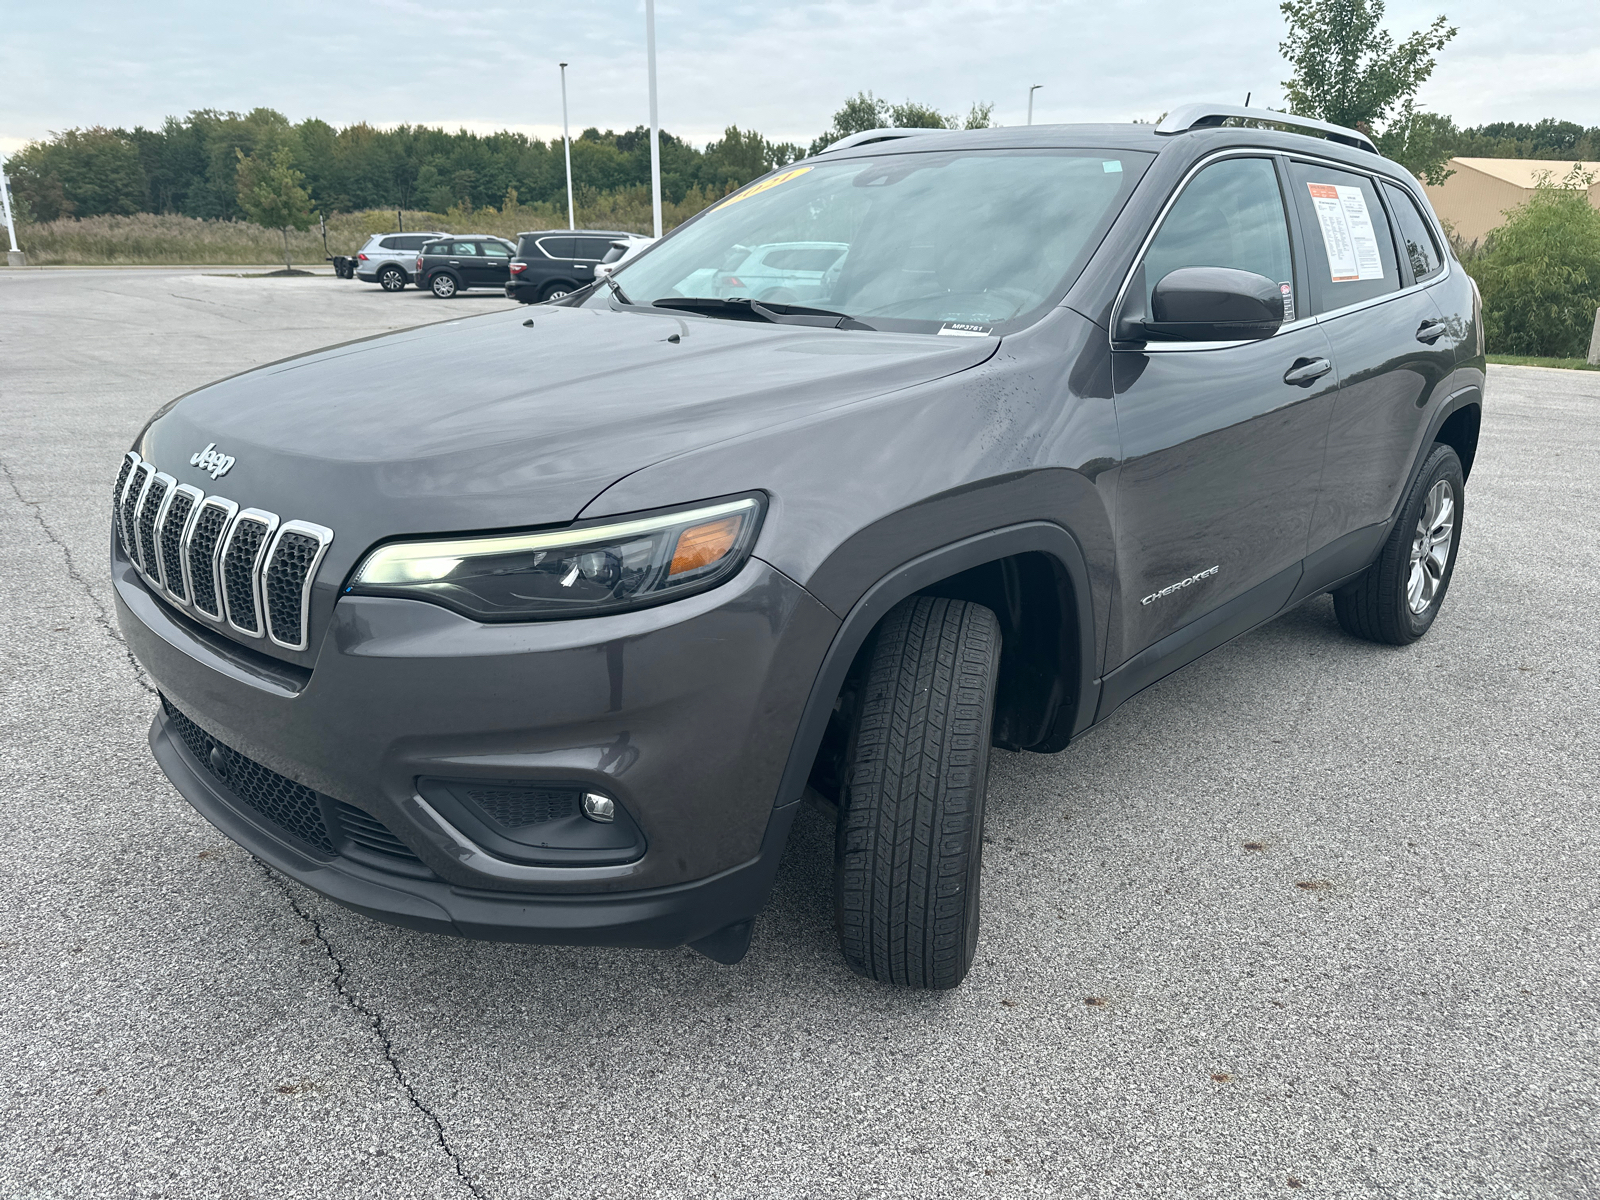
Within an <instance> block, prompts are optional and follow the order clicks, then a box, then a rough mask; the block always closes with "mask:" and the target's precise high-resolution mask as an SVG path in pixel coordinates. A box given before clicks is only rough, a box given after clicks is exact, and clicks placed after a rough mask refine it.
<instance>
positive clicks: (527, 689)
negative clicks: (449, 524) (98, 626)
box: [112, 552, 837, 945]
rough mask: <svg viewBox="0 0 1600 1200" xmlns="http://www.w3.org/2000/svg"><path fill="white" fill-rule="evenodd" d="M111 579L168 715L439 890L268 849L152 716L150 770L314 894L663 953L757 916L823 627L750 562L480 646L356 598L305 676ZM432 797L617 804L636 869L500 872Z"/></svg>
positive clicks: (460, 927)
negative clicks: (535, 794)
mask: <svg viewBox="0 0 1600 1200" xmlns="http://www.w3.org/2000/svg"><path fill="white" fill-rule="evenodd" d="M112 568H113V571H112V574H113V581H114V583H115V586H116V596H117V614H118V620H119V622H120V623H121V626H122V629H123V632H124V636H125V637H126V639H127V641H128V645H129V648H130V649H131V650H132V651H133V653H134V655H135V656H136V657H137V658H138V660H139V662H140V663H141V664H142V665H143V666H144V667H145V669H146V670H147V671H148V672H149V674H150V676H151V677H152V679H154V681H155V682H156V684H157V686H158V687H159V688H160V690H161V692H162V693H163V695H165V696H166V697H168V698H169V700H170V701H171V702H172V704H173V706H174V707H175V708H176V709H177V710H179V711H181V712H182V713H183V714H185V715H186V716H187V718H188V719H189V720H190V721H192V722H193V723H194V724H195V725H197V726H199V727H201V728H202V729H203V731H204V733H205V734H206V735H209V736H210V737H212V738H214V739H215V740H216V742H217V743H220V744H222V745H225V746H226V747H229V748H231V749H232V750H233V751H236V752H237V753H238V754H241V755H244V756H247V757H248V758H249V759H251V760H253V761H254V762H255V763H258V764H260V765H262V766H264V767H266V768H268V769H270V770H271V771H273V772H276V773H278V774H279V775H282V776H284V777H285V778H286V779H288V780H292V781H294V782H295V783H298V784H300V785H303V786H304V787H305V788H309V789H312V790H314V791H315V792H316V793H319V794H320V795H322V796H325V797H330V798H332V800H333V801H336V802H342V803H344V804H348V805H351V806H354V807H355V808H358V809H360V810H362V811H363V812H365V813H367V814H369V815H370V816H372V817H375V818H376V819H377V820H379V821H381V822H382V823H383V825H385V826H387V827H388V830H389V831H391V832H392V833H393V834H394V835H395V836H396V837H397V838H398V839H399V840H400V841H401V842H403V843H404V844H405V846H406V847H407V848H408V849H409V850H410V851H411V852H412V853H413V854H415V856H416V858H417V859H419V860H420V861H421V863H422V864H425V866H426V868H427V870H426V871H423V872H419V874H421V875H430V874H431V876H432V877H431V878H418V877H416V876H415V875H411V874H397V873H394V872H387V871H383V870H379V869H377V868H375V867H372V866H370V865H368V863H367V862H366V861H364V860H363V861H356V860H353V859H349V858H347V857H345V856H343V855H341V854H338V853H335V854H332V855H328V854H322V853H318V852H316V851H315V850H313V849H310V848H308V847H307V846H305V845H302V844H299V843H297V842H296V841H295V839H294V838H292V837H287V838H286V837H283V836H280V831H279V830H277V829H276V827H275V826H274V825H273V824H272V823H271V822H270V821H266V820H263V819H262V818H261V816H260V815H259V813H257V812H256V811H255V810H253V809H252V808H251V807H250V806H248V805H246V804H243V803H241V802H240V801H239V798H238V797H237V796H234V795H231V794H230V792H229V790H228V788H227V786H226V785H225V784H223V783H222V782H221V780H220V779H219V777H218V776H217V775H216V774H214V773H213V772H212V771H211V770H209V769H207V768H206V766H205V765H203V764H201V763H199V762H197V760H195V758H194V756H193V755H192V754H191V753H190V751H189V749H188V747H186V746H185V745H183V744H182V741H181V739H176V738H174V737H173V736H172V734H171V731H170V721H169V719H168V718H167V717H166V716H165V714H158V716H157V719H156V722H155V726H154V727H153V729H152V733H151V743H152V747H153V748H154V750H155V753H156V758H157V760H158V761H159V762H160V764H161V766H162V768H163V769H164V770H165V771H166V773H167V774H168V776H169V777H170V778H171V779H172V781H173V783H174V785H175V786H177V788H178V790H179V791H180V792H181V793H182V794H183V795H184V796H185V797H186V798H187V799H188V800H189V801H190V802H191V803H192V804H193V805H194V806H195V807H196V808H197V809H198V810H199V811H200V812H201V813H202V814H203V815H205V816H206V817H207V818H208V819H209V820H211V821H212V822H213V823H214V824H216V825H217V826H218V827H219V828H220V829H222V830H223V832H224V833H226V834H228V836H229V837H231V838H233V839H234V840H235V841H238V842H239V843H240V844H241V845H244V846H246V847H247V848H248V849H250V850H251V852H252V853H254V854H256V855H258V856H259V857H260V858H262V859H263V860H264V861H267V862H269V863H271V864H272V865H273V866H275V867H278V868H279V869H281V870H282V871H284V873H286V874H288V875H291V876H293V877H294V878H297V879H300V880H302V881H303V882H305V883H306V884H307V885H308V886H311V887H313V888H316V889H317V890H319V891H322V892H324V893H326V894H327V895H329V896H330V897H332V898H334V899H335V900H338V901H340V902H341V903H344V904H347V905H349V906H350V907H352V908H356V909H358V910H360V911H362V912H365V913H367V914H369V915H372V916H375V917H379V918H381V919H384V920H389V921H393V922H396V923H399V924H403V925H409V926H412V927H415V928H426V929H434V930H438V931H441V932H454V933H460V934H465V935H467V936H473V937H490V938H497V939H502V940H527V941H549V942H595V943H599V944H615V945H670V944H677V943H679V942H683V941H692V940H695V939H696V938H697V937H700V936H703V935H704V934H705V933H706V932H709V931H711V930H714V929H720V928H723V927H725V926H727V925H729V924H732V923H736V922H738V921H741V920H747V919H748V918H749V917H751V916H753V915H754V913H755V912H756V911H758V910H759V908H760V905H761V902H762V901H763V900H764V898H765V891H766V888H767V887H770V883H771V877H772V872H773V871H774V870H775V869H776V862H777V856H778V855H780V854H781V852H782V844H783V838H784V836H785V835H786V833H787V830H788V823H789V821H790V819H792V810H793V802H794V801H796V800H798V798H799V797H798V796H780V795H779V794H778V786H779V779H780V777H781V775H782V772H783V769H784V765H785V762H786V760H787V756H788V753H789V750H790V748H791V745H792V742H793V737H794V732H795V729H796V727H797V725H798V723H799V719H800V714H801V710H802V709H803V707H804V705H805V702H806V700H807V698H808V696H809V692H810V688H811V685H812V682H813V681H814V679H815V676H816V670H817V666H818V664H819V663H820V662H821V659H822V657H823V654H824V652H825V650H826V648H827V645H828V643H829V642H830V641H831V640H832V637H833V633H834V631H835V630H836V628H837V621H836V619H835V618H834V617H833V616H832V614H830V613H829V612H828V611H827V610H826V609H825V608H824V607H823V606H822V605H821V604H820V603H818V602H817V601H816V600H814V599H813V598H812V597H811V596H810V595H809V593H807V592H805V591H804V590H803V589H801V588H800V587H799V586H798V585H796V584H795V583H793V582H792V581H791V580H789V579H788V578H787V577H785V576H784V575H782V574H781V573H780V572H777V571H775V570H774V569H773V568H771V567H769V566H767V565H766V564H765V563H763V562H761V561H760V560H752V561H751V562H750V563H749V564H747V566H746V567H745V569H744V570H743V571H742V572H741V573H740V574H739V575H738V576H737V577H736V578H734V579H733V580H730V581H729V582H728V583H727V584H724V585H723V586H722V587H719V588H716V589H713V590H712V591H710V592H706V593H703V594H701V595H699V596H693V597H689V598H687V599H685V600H681V601H677V602H674V603H671V604H664V605H661V606H659V607H656V608H650V609H644V610H640V611H636V612H631V613H620V614H616V615H613V616H608V617H597V618H591V619H585V620H572V621H551V622H541V623H529V624H519V625H483V624H479V623H477V622H473V621H470V620H467V619H466V618H464V617H460V616H458V615H456V614H454V613H452V612H449V611H448V610H446V609H443V608H440V607H438V606H436V605H432V604H426V603H422V602H417V601H408V600H395V599H386V598H379V597H355V596H348V597H344V598H343V599H341V600H340V601H339V603H338V604H337V605H336V606H335V610H334V617H333V620H332V623H331V625H330V627H329V629H328V632H327V634H326V636H325V637H324V639H323V641H322V644H321V648H320V651H319V652H318V655H317V658H316V664H315V667H314V668H313V669H312V670H310V671H309V672H306V671H303V670H302V671H299V673H298V674H296V673H295V672H294V671H292V670H291V671H285V670H280V669H277V668H275V667H274V665H273V663H272V662H271V661H270V660H267V659H266V656H264V655H261V654H260V653H259V652H257V651H253V650H250V649H248V648H245V647H242V646H239V645H237V644H235V643H233V642H232V641H230V640H229V639H225V638H223V637H222V636H221V635H219V634H218V633H216V632H215V631H213V630H208V629H201V628H199V627H198V626H196V625H195V624H194V623H193V622H192V621H190V620H188V619H187V618H185V617H183V616H182V615H181V614H180V613H179V612H177V611H176V610H174V609H173V608H172V607H170V606H169V605H168V604H167V603H166V602H164V601H161V600H158V599H156V598H155V597H154V596H153V595H152V594H151V593H150V592H149V591H148V589H146V587H145V586H144V584H143V582H142V581H141V580H140V579H139V578H138V576H137V574H136V573H135V572H134V571H133V569H132V567H131V566H130V565H129V564H128V562H127V560H126V559H125V558H123V557H122V556H121V554H120V552H116V553H114V554H113V558H112ZM202 753H204V750H203V749H202ZM424 777H444V778H453V779H465V780H468V781H484V782H486V783H502V784H503V783H506V782H509V781H524V780H533V781H539V780H555V779H560V780H569V781H570V780H576V781H578V782H580V783H582V784H584V785H586V786H594V787H596V788H599V789H601V790H603V791H605V792H606V793H608V794H609V795H611V796H613V797H615V798H616V799H617V801H618V803H620V804H621V805H622V806H623V808H624V809H625V810H626V811H627V813H628V814H629V815H630V816H631V817H632V818H633V820H634V821H635V822H637V824H638V826H639V828H640V830H641V831H642V833H643V836H644V841H645V846H646V849H645V850H644V853H643V854H642V855H641V856H639V857H638V858H636V859H635V860H633V861H631V862H626V863H617V864H613V865H607V866H585V867H567V866H551V865H536V864H530V863H529V862H528V861H522V862H513V861H508V860H507V859H506V858H505V857H503V856H497V855H494V854H488V853H485V852H484V850H483V848H482V847H480V846H473V845H471V844H470V843H469V844H467V845H463V844H462V842H461V839H460V838H459V836H453V834H454V833H457V832H458V831H454V830H453V829H452V827H450V826H449V824H448V822H444V821H442V820H440V819H439V817H438V814H437V813H434V812H433V811H432V810H431V809H430V808H429V806H428V804H427V802H426V801H425V800H423V799H422V797H421V795H420V794H419V787H418V780H419V779H420V778H424Z"/></svg>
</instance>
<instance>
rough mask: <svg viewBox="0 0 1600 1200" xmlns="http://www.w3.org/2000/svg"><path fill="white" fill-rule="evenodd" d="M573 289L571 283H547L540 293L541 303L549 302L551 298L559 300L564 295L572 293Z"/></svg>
mask: <svg viewBox="0 0 1600 1200" xmlns="http://www.w3.org/2000/svg"><path fill="white" fill-rule="evenodd" d="M572 291H573V287H572V285H571V284H570V283H547V284H545V285H544V289H543V290H542V291H541V292H540V293H539V303H540V304H548V303H549V302H550V301H551V300H559V299H561V297H563V296H566V295H570V294H571V292H572Z"/></svg>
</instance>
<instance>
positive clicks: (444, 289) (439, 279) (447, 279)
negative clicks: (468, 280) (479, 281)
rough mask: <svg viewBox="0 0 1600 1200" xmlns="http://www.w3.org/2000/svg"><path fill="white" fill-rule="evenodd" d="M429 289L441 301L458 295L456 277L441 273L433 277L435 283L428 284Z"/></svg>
mask: <svg viewBox="0 0 1600 1200" xmlns="http://www.w3.org/2000/svg"><path fill="white" fill-rule="evenodd" d="M428 287H429V289H430V290H431V291H432V292H433V294H434V295H435V296H437V297H439V299H441V300H448V299H450V297H451V296H454V295H455V294H456V277H455V276H454V275H448V274H446V273H445V272H443V271H441V272H440V273H439V274H437V275H435V276H434V277H433V281H432V282H431V283H429V284H428Z"/></svg>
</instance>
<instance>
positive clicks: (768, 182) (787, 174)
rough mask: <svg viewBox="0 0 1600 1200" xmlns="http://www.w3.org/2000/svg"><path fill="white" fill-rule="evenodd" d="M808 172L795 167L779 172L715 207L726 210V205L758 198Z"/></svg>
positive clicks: (806, 169)
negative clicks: (754, 197) (752, 197)
mask: <svg viewBox="0 0 1600 1200" xmlns="http://www.w3.org/2000/svg"><path fill="white" fill-rule="evenodd" d="M809 170H811V168H810V167H796V168H795V169H794V170H792V171H782V172H779V173H778V174H777V175H774V176H773V177H772V178H771V179H763V180H762V181H761V182H760V183H758V184H755V185H754V186H752V187H747V188H745V189H744V190H743V191H738V192H735V193H734V194H733V195H731V196H729V197H728V198H727V199H726V200H724V201H723V202H722V203H721V204H719V205H717V207H718V208H727V207H728V205H730V204H737V203H739V201H741V200H748V199H750V197H751V196H759V195H760V194H761V193H762V192H765V191H768V190H770V189H772V188H775V187H777V186H778V185H779V184H781V183H788V182H789V180H791V179H794V178H796V177H798V176H800V175H804V174H805V173H806V172H807V171H809Z"/></svg>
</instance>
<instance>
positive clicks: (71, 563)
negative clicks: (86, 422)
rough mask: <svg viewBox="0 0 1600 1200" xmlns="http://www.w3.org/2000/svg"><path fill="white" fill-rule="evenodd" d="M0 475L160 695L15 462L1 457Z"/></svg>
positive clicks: (141, 680) (139, 674)
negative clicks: (25, 489) (23, 483)
mask: <svg viewBox="0 0 1600 1200" xmlns="http://www.w3.org/2000/svg"><path fill="white" fill-rule="evenodd" d="M0 475H4V476H5V477H6V483H7V484H8V485H9V486H10V488H11V494H12V495H13V496H15V497H16V498H17V503H19V504H21V505H23V506H24V507H26V508H27V509H28V510H29V511H30V512H32V514H33V519H34V522H35V524H37V525H38V526H39V529H40V530H41V532H43V533H44V536H45V537H46V539H48V540H49V542H50V544H51V545H53V546H55V547H56V548H57V549H58V550H60V551H61V557H62V558H63V559H64V560H65V561H66V565H67V578H69V579H71V580H72V581H73V582H74V583H76V584H77V585H78V586H79V587H80V588H82V589H83V594H84V595H86V596H87V597H89V603H90V604H92V605H94V611H95V620H96V622H97V623H98V624H99V625H100V627H101V628H102V629H103V630H105V632H106V634H107V635H108V636H109V637H110V638H111V640H112V641H114V642H116V643H117V645H119V646H121V647H122V653H123V654H124V655H125V656H126V657H127V660H128V665H129V666H130V667H132V668H133V678H134V681H135V682H136V683H138V685H139V686H140V687H142V688H143V689H144V690H145V691H147V692H149V693H150V694H151V695H152V696H155V695H158V694H159V693H158V692H157V691H156V685H155V684H154V683H152V682H151V680H150V676H148V675H146V674H145V671H144V668H143V667H141V666H140V665H139V660H138V659H136V658H134V656H133V651H132V650H130V649H128V643H127V642H125V641H123V640H122V631H121V630H120V629H118V628H117V623H116V622H115V621H113V620H112V619H111V614H110V613H109V612H107V611H106V606H105V605H104V604H102V603H101V602H100V597H99V596H97V595H95V591H94V588H93V587H91V586H90V585H89V578H88V576H86V575H85V574H84V573H83V572H82V571H81V570H80V569H79V568H78V560H77V559H76V558H74V557H73V555H72V547H70V546H68V545H67V543H66V542H65V541H64V540H63V539H62V538H61V537H60V536H58V535H57V534H56V531H55V530H54V529H51V528H50V523H49V522H48V521H46V520H45V519H44V509H43V508H42V507H41V506H40V504H39V502H38V501H37V500H29V499H28V498H27V497H26V496H24V495H23V494H22V489H21V488H19V487H18V486H17V479H16V476H14V475H13V474H12V473H11V466H10V464H9V463H7V462H6V461H5V460H4V459H0Z"/></svg>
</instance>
